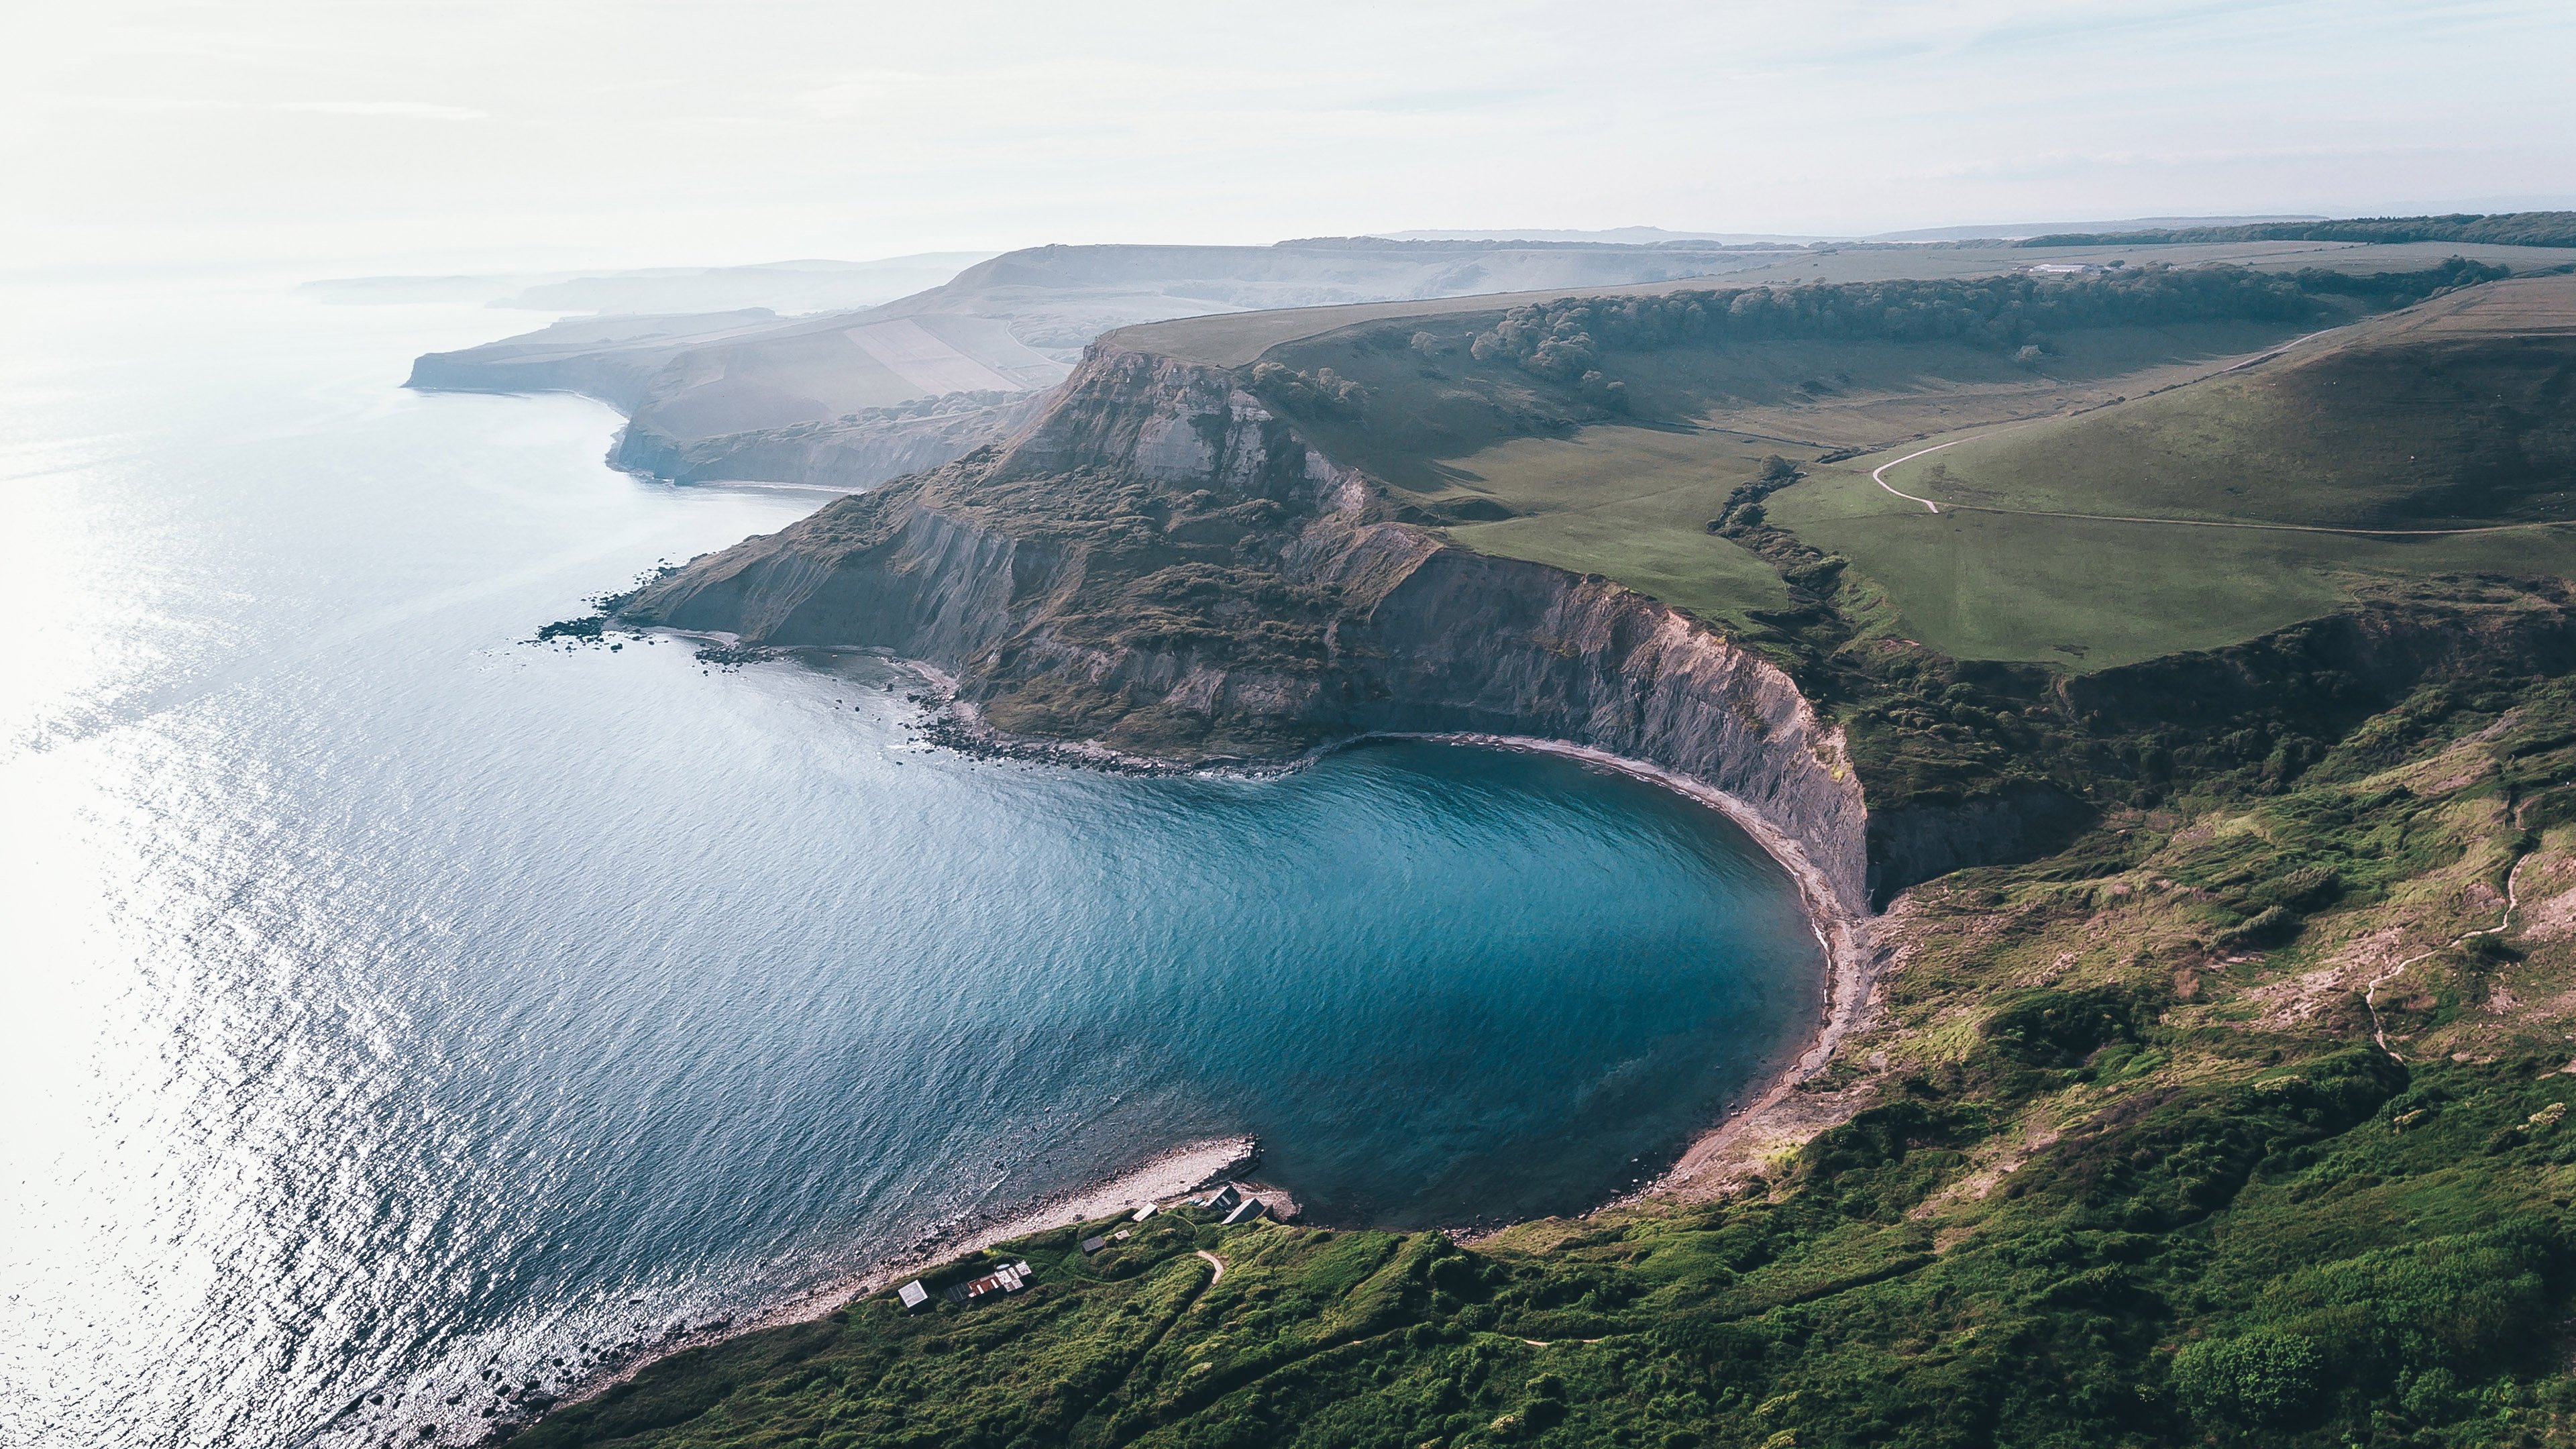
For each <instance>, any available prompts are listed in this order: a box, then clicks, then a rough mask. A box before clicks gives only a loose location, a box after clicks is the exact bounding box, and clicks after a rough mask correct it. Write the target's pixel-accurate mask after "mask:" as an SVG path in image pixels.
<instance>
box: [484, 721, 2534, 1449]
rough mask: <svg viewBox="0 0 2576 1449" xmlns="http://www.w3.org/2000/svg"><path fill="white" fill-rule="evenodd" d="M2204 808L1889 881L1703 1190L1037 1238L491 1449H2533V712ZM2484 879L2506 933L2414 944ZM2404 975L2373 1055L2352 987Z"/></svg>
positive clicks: (2449, 927)
mask: <svg viewBox="0 0 2576 1449" xmlns="http://www.w3.org/2000/svg"><path fill="white" fill-rule="evenodd" d="M2235 780H2236V777H2233V776H2229V777H2211V778H2210V779H2209V780H2205V781H2204V782H2203V784H2202V787H2201V788H2200V791H2199V793H2197V794H2193V793H2186V794H2185V795H2184V796H2183V797H2181V798H2180V799H2179V800H2178V801H2177V802H2175V803H2172V804H2169V805H2168V806H2166V807H2164V808H2160V809H2158V810H2156V811H2153V812H2130V813H2126V814H2122V815H2118V816H2115V817H2113V818H2112V819H2110V820H2108V821H2107V822H2106V823H2105V826H2104V828H2102V829H2101V830H2099V831H2097V832H2095V833H2094V834H2092V835H2090V836H2088V837H2086V838H2085V839H2084V840H2082V841H2080V842H2078V844H2077V845H2076V847H2075V848H2074V849H2073V850H2070V851H2069V852H2067V853H2066V854H2065V855H2063V856H2060V857H2057V858H2055V859H2052V860H2048V861H2043V862H2039V863H2036V864H2034V865H2029V866H2023V867H2014V868H2003V869H1990V870H1985V871H1979V872H1974V873H1970V874H1967V875H1962V876H1958V877H1953V878H1951V879H1950V880H1948V881H1945V882H1943V883H1941V884H1940V885H1937V886H1934V887H1929V888H1926V889H1924V890H1922V891H1919V892H1917V893H1916V895H1915V896H1914V897H1912V898H1910V899H1909V901H1908V903H1907V905H1906V907H1905V908H1904V909H1903V910H1901V911H1900V912H1899V913H1898V914H1897V915H1896V916H1895V917H1893V918H1891V921H1890V934H1891V936H1893V937H1894V938H1895V939H1896V940H1897V941H1898V942H1899V943H1900V951H1899V957H1898V961H1897V964H1896V965H1895V966H1894V967H1893V968H1892V975H1891V976H1890V978H1889V980H1888V984H1887V987H1886V990H1885V1000H1886V1015H1885V1019H1884V1020H1882V1021H1881V1022H1879V1023H1878V1024H1877V1025H1875V1026H1874V1027H1872V1028H1871V1029H1870V1030H1869V1031H1868V1032H1867V1034H1866V1035H1865V1036H1864V1037H1863V1038H1862V1039H1861V1040H1860V1041H1858V1042H1857V1043H1855V1045H1854V1048H1853V1049H1852V1050H1851V1051H1849V1052H1846V1053H1845V1054H1844V1055H1843V1057H1842V1058H1841V1060H1840V1064H1839V1065H1838V1066H1837V1067H1836V1068H1835V1069H1834V1071H1833V1073H1831V1074H1829V1076H1828V1077H1827V1078H1825V1079H1823V1080H1820V1081H1819V1082H1817V1083H1815V1084H1813V1087H1814V1090H1816V1091H1818V1092H1820V1093H1827V1094H1834V1095H1837V1096H1839V1097H1840V1098H1841V1099H1843V1100H1844V1101H1846V1102H1847V1103H1849V1104H1852V1105H1854V1106H1858V1107H1859V1108H1860V1110H1859V1111H1858V1115H1857V1116H1855V1117H1853V1118H1852V1119H1851V1120H1850V1121H1849V1122H1848V1124H1847V1125H1844V1126H1841V1127H1838V1128H1835V1129H1833V1130H1830V1131H1828V1132H1826V1133H1825V1134H1823V1135H1822V1136H1820V1137H1817V1138H1816V1139H1814V1140H1813V1141H1812V1142H1810V1143H1808V1144H1807V1145H1806V1146H1805V1147H1803V1148H1801V1149H1797V1150H1795V1151H1794V1153H1792V1154H1790V1155H1787V1156H1784V1157H1782V1158H1781V1159H1779V1160H1777V1161H1776V1162H1774V1163H1773V1164H1772V1165H1771V1168H1770V1171H1769V1176H1768V1178H1767V1180H1766V1179H1760V1178H1757V1179H1755V1180H1752V1181H1750V1182H1749V1183H1747V1184H1746V1185H1745V1186H1743V1187H1742V1188H1741V1189H1739V1190H1737V1191H1735V1192H1733V1193H1731V1194H1730V1195H1727V1196H1725V1197H1722V1198H1719V1199H1716V1200H1713V1201H1709V1202H1705V1203H1702V1204H1698V1205H1678V1204H1663V1203H1649V1204H1646V1205H1642V1206H1636V1207H1629V1208H1622V1209H1616V1210H1612V1211H1610V1212H1607V1213H1604V1214H1602V1215H1600V1216H1598V1217H1596V1218H1594V1219H1590V1220H1586V1221H1583V1222H1563V1221H1549V1222H1542V1223H1536V1224H1530V1225H1525V1226H1523V1227H1521V1228H1517V1229H1514V1230H1512V1231H1510V1232H1509V1233H1506V1234H1505V1235H1503V1236H1502V1237H1501V1238H1499V1239H1497V1240H1493V1241H1490V1242H1487V1243H1485V1244H1482V1245H1480V1246H1479V1247H1478V1248H1477V1249H1476V1250H1474V1251H1464V1250H1461V1249H1459V1248H1457V1247H1455V1246H1453V1245H1451V1244H1450V1243H1448V1242H1447V1241H1446V1240H1444V1239H1442V1238H1440V1237H1439V1236H1437V1235H1434V1234H1414V1235H1406V1236H1398V1235H1390V1234H1380V1233H1367V1232H1343V1233H1334V1232H1326V1231H1316V1230H1305V1229H1293V1228H1282V1227H1278V1226H1258V1227H1253V1228H1238V1229H1222V1228H1218V1227H1215V1226H1212V1225H1209V1224H1207V1223H1206V1222H1204V1221H1203V1220H1202V1219H1201V1218H1199V1217H1196V1216H1194V1215H1179V1220H1173V1219H1166V1220H1163V1221H1162V1222H1161V1223H1159V1224H1158V1225H1157V1226H1155V1227H1154V1228H1153V1229H1152V1230H1151V1231H1143V1232H1140V1233H1139V1234H1138V1236H1137V1238H1136V1239H1135V1240H1134V1241H1132V1242H1131V1243H1130V1244H1128V1245H1126V1246H1125V1247H1123V1248H1121V1249H1120V1250H1119V1251H1117V1252H1116V1253H1114V1254H1109V1255H1104V1256H1103V1258H1101V1259H1096V1260H1088V1261H1086V1260H1084V1259H1083V1258H1082V1257H1081V1255H1080V1254H1079V1253H1077V1252H1074V1251H1072V1249H1071V1243H1072V1239H1073V1236H1074V1234H1073V1233H1072V1232H1070V1231H1068V1232H1059V1233H1055V1234H1050V1235H1045V1236H1042V1237H1040V1238H1036V1239H1032V1240H1030V1241H1028V1242H1026V1243H1024V1244H1021V1245H1018V1246H1017V1247H1016V1248H1015V1249H1013V1251H1015V1252H1018V1253H1022V1254H1024V1255H1025V1256H1027V1257H1028V1258H1029V1259H1030V1261H1031V1262H1032V1263H1033V1264H1035V1265H1036V1267H1037V1269H1038V1280H1039V1284H1040V1286H1039V1287H1038V1289H1037V1290H1036V1291H1035V1292H1033V1293H1031V1294H1030V1295H1028V1296H1027V1297H1025V1298H1022V1299H1019V1300H1016V1301H1012V1302H1008V1303H1004V1304H1000V1305H995V1306H992V1307H988V1308H976V1309H968V1310H960V1309H955V1308H951V1307H948V1306H945V1305H941V1306H939V1307H937V1308H935V1309H934V1310H933V1311H931V1312H929V1313H925V1314H922V1315H917V1316H911V1317H907V1316H905V1315H903V1314H901V1313H899V1312H898V1311H896V1310H895V1308H894V1306H893V1305H892V1304H891V1303H890V1302H888V1301H887V1300H886V1299H884V1298H875V1299H870V1300H867V1301H865V1302H862V1303H860V1304H857V1305H855V1306H854V1307H853V1308H852V1309H850V1310H849V1311H847V1312H845V1313H843V1314H840V1315H836V1316H835V1317H834V1318H833V1319H831V1320H827V1321H825V1322H821V1323H816V1324H812V1325H807V1326H803V1327H798V1328H791V1329H784V1330H778V1331H774V1332H769V1333H764V1334H759V1335H753V1336H749V1337H746V1338H744V1339H741V1340H737V1341H735V1342H733V1343H730V1344H726V1345H720V1346H718V1347H715V1348H711V1349H705V1350H699V1351H695V1352H692V1353H690V1354H687V1355H684V1356H682V1357H680V1358H677V1359H674V1360H672V1361H670V1362H668V1363H665V1364H663V1365H661V1366H659V1367H657V1368H655V1369H653V1370H650V1371H648V1372H647V1373H646V1374H645V1375H643V1376H642V1378H641V1379H640V1380H639V1381H638V1382H637V1383H635V1384H634V1385H632V1386H630V1387H628V1388H624V1389H621V1390H619V1391H617V1392H615V1393H613V1394H611V1395H609V1396H608V1397H607V1398H605V1399H603V1400H601V1401H598V1402H595V1403H593V1404H589V1405H584V1406H580V1407H577V1408H574V1409H572V1410H569V1411H566V1412H563V1413H560V1414H558V1415H556V1416H555V1417H554V1418H552V1419H550V1420H548V1421H547V1422H546V1423H545V1424H543V1425H542V1426H541V1427H539V1428H538V1429H536V1430H535V1431H533V1432H531V1433H529V1434H528V1435H526V1436H524V1437H523V1438H522V1439H521V1440H520V1441H519V1442H520V1443H522V1444H525V1445H529V1446H532V1449H533V1446H546V1449H552V1446H571V1445H591V1444H610V1443H615V1444H625V1445H635V1446H645V1445H653V1446H673V1449H676V1446H715V1445H738V1446H752V1445H774V1446H788V1445H797V1446H806V1445H810V1446H816V1449H849V1446H858V1445H897V1444H900V1445H930V1444H940V1445H992V1446H1002V1445H1032V1446H1034V1445H1051V1444H1068V1445H1110V1444H1144V1445H1175V1446H1177V1445H1184V1444H1186V1445H1193V1446H1210V1445H1215V1446H1224V1445H1245V1446H1251V1445H1272V1444H1296V1445H1317V1446H1322V1445H1332V1446H1347V1445H1357V1446H1399V1445H1401V1446H1421V1445H1425V1444H1437V1445H1444V1446H1468V1445H1482V1444H1500V1443H1510V1442H1522V1443H1530V1442H1534V1443H1541V1444H1552V1445H1568V1446H1571V1445H1590V1444H1611V1445H1639V1444H1643V1445H1659V1446H1686V1445H1701V1444H1707V1445H1719V1444H1730V1445H1731V1444H1741V1445H1766V1446H1777V1449H1789V1446H1793V1445H1794V1446H1801V1449H1825V1446H1833V1445H1846V1444H1848V1445H1864V1444H1866V1445H1984V1444H1994V1443H2006V1444H2029V1445H2057V1444H2063V1445H2070V1446H2071V1445H2088V1446H2089V1445H2165V1444H2172V1445H2182V1444H2197V1443H2204V1442H2216V1443H2220V1444H2239V1443H2242V1444H2257V1443H2259V1444H2287V1445H2314V1446H2319V1449H2323V1446H2328V1445H2339V1444H2344V1443H2360V1442H2367V1443H2373V1444H2391V1445H2394V1444H2422V1445H2441V1444H2461V1445H2466V1444H2527V1443H2544V1442H2548V1443H2564V1442H2569V1440H2570V1437H2571V1432H2576V1380H2571V1378H2570V1377H2569V1374H2568V1372H2567V1368H2566V1362H2567V1355H2566V1353H2565V1350H2564V1346H2563V1344H2562V1343H2561V1342H2560V1338H2559V1335H2560V1334H2561V1332H2562V1328H2561V1325H2562V1323H2563V1320H2564V1319H2565V1318H2566V1316H2567V1313H2568V1311H2569V1308H2570V1290H2571V1286H2576V1241H2571V1238H2570V1234H2569V1231H2568V1222H2567V1214H2566V1209H2567V1207H2568V1205H2569V1203H2570V1200H2571V1194H2576V1135H2571V1134H2576V1123H2570V1122H2566V1121H2563V1120H2561V1119H2560V1117H2559V1116H2558V1115H2556V1114H2559V1113H2563V1111H2564V1110H2565V1109H2564V1108H2563V1107H2562V1106H2560V1105H2559V1104H2563V1103H2567V1102H2569V1101H2571V1100H2576V1078H2571V1077H2569V1076H2567V1075H2564V1074H2561V1073H2560V1072H2559V1070H2558V1069H2559V1067H2560V1066H2561V1065H2562V1064H2563V1063H2565V1062H2566V1060H2567V1057H2568V1054H2569V1051H2570V1048H2569V1046H2568V1042H2569V1040H2570V1030H2571V1025H2576V1022H2571V1013H2576V823H2571V822H2576V785H2571V783H2570V782H2571V781H2576V691H2571V689H2570V687H2569V686H2568V684H2567V683H2565V682H2564V681H2560V682H2535V681H2511V680H2497V679H2488V680H2483V681H2466V682H2462V683H2458V684H2455V685H2452V686H2450V687H2447V688H2430V689H2426V690H2423V691H2420V692H2419V693H2418V694H2417V695H2416V696H2414V697H2413V698H2411V699H2409V700H2408V701H2407V702H2406V703H2405V704H2404V705H2403V706H2401V707H2400V708H2398V709H2395V710H2392V711H2389V712H2388V713H2386V714H2384V715H2381V716H2379V717H2377V718H2375V719H2373V720H2372V721H2370V722H2369V723H2367V724H2366V725H2364V726H2363V727H2362V728H2360V729H2358V730H2356V731H2354V732H2353V733H2351V734H2350V735H2349V736H2348V737H2347V738H2346V739H2345V740H2344V741H2343V742H2342V744H2341V745H2339V746H2338V747H2337V748H2336V749H2335V750H2334V751H2333V752H2332V753H2331V754H2329V755H2328V756H2326V757H2325V758H2324V759H2323V760H2322V761H2321V762H2319V763H2318V764H2317V765H2316V766H2315V767H2314V768H2312V769H2311V770H2309V771H2308V772H2307V773H2306V774H2305V775H2304V776H2303V777H2302V778H2301V779H2299V780H2298V781H2297V782H2296V783H2295V785H2294V786H2292V787H2290V788H2288V789H2283V790H2279V791H2278V792H2277V793H2272V794H2259V793H2257V794H2249V793H2245V792H2244V791H2242V790H2240V789H2238V788H2236V783H2233V782H2235ZM2516 861H2519V862H2520V867H2519V872H2518V874H2517V875H2516V876H2515V880H2516V883H2517V884H2518V885H2519V887H2520V890H2521V894H2522V897H2523V899H2524V901H2525V906H2524V908H2523V910H2522V911H2521V912H2520V913H2519V914H2518V915H2517V916H2516V917H2515V919H2514V922H2513V929H2512V930H2510V931H2508V932H2506V933H2504V934H2503V935H2502V936H2501V937H2500V938H2499V939H2498V940H2496V941H2495V942H2494V943H2492V944H2483V945H2482V944H2479V941H2478V940H2476V939H2473V940H2471V941H2470V942H2468V943H2466V944H2462V945H2446V943H2450V942H2453V941H2454V940H2455V939H2456V938H2458V937H2459V936H2460V935H2461V933H2463V932H2466V931H2469V930H2472V929H2474V928H2477V927H2481V926H2487V925H2491V924H2493V923H2495V921H2496V920H2497V918H2498V916H2499V914H2500V909H2499V902H2500V896H2501V889H2502V887H2503V885H2504V883H2505V880H2506V876H2507V872H2508V870H2509V869H2511V868H2512V867H2513V865H2514V863H2515V862H2516ZM2419 954H2420V955H2422V957H2423V959H2422V960H2421V961H2419V962H2418V963H2417V964H2416V965H2414V966H2413V967H2412V968H2411V969H2409V970H2407V971H2406V972H2404V973H2403V974H2402V975H2399V976H2397V977H2395V978H2393V979H2391V980H2389V981H2388V982H2387V983H2386V987H2385V988H2384V990H2383V992H2382V997H2383V1000H2384V1001H2385V1003H2386V1004H2387V1016H2388V1019H2389V1023H2390V1028H2391V1030H2392V1031H2393V1032H2394V1033H2395V1037H2396V1041H2397V1045H2398V1046H2399V1048H2400V1050H2401V1051H2402V1052H2403V1053H2404V1055H2405V1056H2406V1058H2407V1059H2408V1060H2407V1061H2406V1062H2405V1063H2402V1064H2401V1063H2399V1062H2395V1061H2392V1060H2390V1059H2389V1058H2388V1057H2386V1056H2384V1055H2382V1054H2380V1053H2379V1052H2378V1051H2376V1050H2375V1049H2373V1048H2372V1047H2370V1046H2369V1044H2368V1034H2369V1028H2370V1017H2369V1013H2368V1009H2367V1008H2366V1007H2365V1006H2364V1005H2363V1003H2362V1001H2361V999H2360V997H2359V995H2358V991H2359V988H2360V987H2361V986H2362V985H2363V984H2364V983H2365V982H2367V981H2368V980H2370V979H2371V978H2373V977H2375V976H2378V975H2379V974H2381V973H2382V972H2384V971H2385V970H2386V969H2387V968H2388V967H2389V966H2390V965H2391V964H2394V963H2396V962H2398V961H2401V960H2404V959H2405V958H2407V957H2410V956H2416V955H2419ZM1863 1104H1865V1105H1863ZM2535 1114H2536V1115H2535ZM1198 1250H1206V1251H1210V1252H1214V1253H1216V1254H1218V1255H1220V1256H1222V1257H1223V1258H1224V1259H1225V1260H1226V1261H1227V1262H1228V1264H1229V1265H1230V1267H1229V1271H1228V1272H1227V1273H1226V1274H1225V1276H1224V1279H1223V1281H1222V1282H1219V1283H1216V1284H1215V1285H1214V1286H1210V1284H1209V1280H1210V1277H1211V1270H1210V1268H1209V1267H1208V1266H1207V1265H1206V1263H1205V1262H1204V1260H1202V1259H1200V1258H1198V1257H1196V1256H1194V1253H1195V1252H1196V1251H1198ZM1530 1340H1541V1341H1542V1342H1540V1343H1533V1342H1530Z"/></svg>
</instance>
